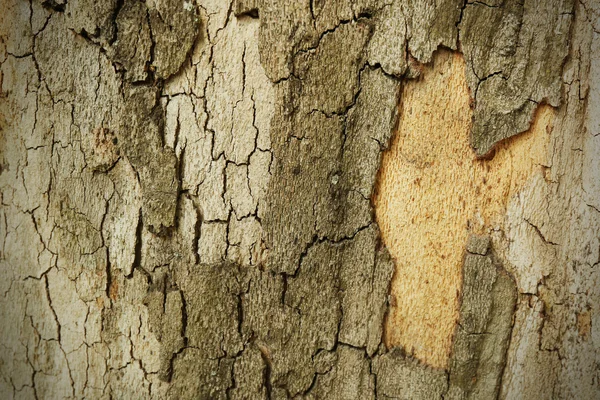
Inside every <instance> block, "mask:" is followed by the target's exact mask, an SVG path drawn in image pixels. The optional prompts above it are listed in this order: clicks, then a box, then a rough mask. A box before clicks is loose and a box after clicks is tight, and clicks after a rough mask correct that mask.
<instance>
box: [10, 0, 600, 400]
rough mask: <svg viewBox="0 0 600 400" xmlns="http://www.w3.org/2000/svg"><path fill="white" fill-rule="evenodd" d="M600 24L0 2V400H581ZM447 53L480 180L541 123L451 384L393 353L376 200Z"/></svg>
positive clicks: (563, 15)
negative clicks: (426, 72)
mask: <svg viewBox="0 0 600 400" xmlns="http://www.w3.org/2000/svg"><path fill="white" fill-rule="evenodd" d="M598 21H600V5H599V4H598V3H597V2H594V1H591V0H543V1H533V0H526V1H524V2H518V1H511V0H505V1H487V2H479V1H476V2H463V1H459V0H444V1H429V0H428V1H399V0H359V1H349V0H337V1H334V0H299V1H294V2H289V1H284V0H226V1H224V0H186V1H174V0H147V1H145V2H140V1H137V0H111V1H100V2H97V1H91V0H30V1H27V0H6V1H5V2H4V3H3V12H2V14H1V15H0V88H1V90H0V153H1V158H0V188H1V198H0V200H1V203H2V206H1V208H0V321H1V323H0V337H1V338H2V339H1V342H0V397H2V398H18V399H21V398H22V399H30V398H34V399H60V398H98V399H110V398H184V399H185V398H206V399H209V398H210V399H220V398H223V399H227V398H232V399H261V398H262V399H285V398H312V399H320V398H327V399H338V398H339V399H371V398H372V399H376V398H381V399H388V398H389V399H392V398H400V399H403V398H411V399H414V398H423V399H430V398H440V397H442V398H445V399H463V398H465V399H466V398H474V399H487V398H502V399H513V398H525V399H534V398H536V399H537V398H597V397H598V396H599V395H600V371H599V369H598V368H599V367H598V365H600V289H599V284H600V282H599V281H598V280H599V278H600V276H599V272H598V271H599V268H600V239H599V238H600V211H599V210H600V180H599V177H598V170H599V168H600V119H599V118H600V109H599V106H598V104H600V22H598ZM440 48H443V49H446V50H444V51H448V50H451V51H456V52H460V53H461V54H462V55H464V59H465V62H466V70H465V73H466V78H467V82H468V86H469V89H470V94H471V100H472V109H473V125H472V131H471V142H470V143H471V146H472V148H473V151H474V153H475V154H476V155H478V156H487V157H491V156H492V155H493V151H494V147H495V146H496V145H498V143H500V142H502V143H508V142H506V141H505V139H507V138H510V137H512V136H515V135H518V134H519V133H521V132H524V131H526V130H528V129H529V127H530V124H531V122H532V119H533V118H535V117H534V116H535V112H536V109H537V108H538V105H539V104H543V105H549V106H551V107H553V108H554V111H555V117H554V128H553V129H552V131H551V132H550V133H549V135H550V138H549V145H548V151H547V160H546V161H545V162H544V166H543V168H542V172H539V173H538V172H536V173H532V175H531V177H530V179H529V180H528V182H527V184H526V185H525V186H524V187H523V188H522V189H520V190H519V191H518V193H516V194H515V195H514V196H512V197H511V198H510V199H509V201H508V206H507V209H506V213H505V215H504V216H503V223H502V224H501V225H499V226H497V227H490V229H489V230H488V231H486V232H484V234H483V235H482V236H471V237H470V239H469V241H468V242H467V243H464V245H461V246H459V247H458V248H456V252H457V253H459V254H464V259H463V260H464V261H463V266H462V277H463V280H462V289H461V302H460V305H459V310H458V315H459V318H458V323H457V325H456V330H455V333H454V336H453V342H452V349H451V353H450V355H449V360H448V363H447V366H446V367H443V368H440V367H432V366H430V365H428V364H427V363H426V362H424V361H423V360H420V359H418V358H416V357H414V355H413V354H412V353H411V350H410V348H400V347H393V346H390V348H388V347H387V346H386V344H385V343H384V342H383V337H384V336H385V333H386V332H385V330H386V329H388V328H389V325H387V324H386V315H387V313H388V309H389V307H391V306H393V304H392V303H394V302H395V301H397V300H396V297H397V295H398V294H395V296H396V297H395V296H391V295H390V294H391V293H390V282H391V280H392V277H393V275H394V268H395V263H397V262H398V261H399V260H393V259H392V258H391V256H390V254H389V252H388V249H386V247H385V243H384V242H383V241H382V239H381V234H380V231H379V227H378V225H377V223H376V222H375V218H374V208H373V205H372V202H371V197H372V195H373V194H374V190H375V187H376V179H377V173H378V170H379V167H380V162H381V158H382V154H383V153H382V152H384V151H385V149H386V148H387V146H388V143H389V141H390V138H391V137H392V135H393V134H394V131H395V130H396V126H397V123H398V118H399V117H398V105H399V103H400V102H401V100H402V99H401V98H400V97H401V93H402V92H401V89H402V86H403V83H405V82H407V81H408V80H419V75H420V74H421V71H422V70H423V66H424V64H427V63H435V62H436V60H437V56H436V54H438V53H439V52H438V49H440ZM436 111H438V110H431V113H435V112H436ZM415 145H418V144H415ZM508 146H510V144H508ZM431 157H433V158H435V154H431ZM405 237H406V239H405V240H407V241H410V240H411V232H410V231H407V232H405ZM400 261H401V260H400ZM400 295H401V294H400Z"/></svg>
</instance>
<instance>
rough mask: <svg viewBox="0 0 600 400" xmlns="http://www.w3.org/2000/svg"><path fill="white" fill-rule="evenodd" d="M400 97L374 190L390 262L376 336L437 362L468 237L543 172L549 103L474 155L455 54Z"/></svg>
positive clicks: (440, 56)
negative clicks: (522, 128)
mask: <svg viewBox="0 0 600 400" xmlns="http://www.w3.org/2000/svg"><path fill="white" fill-rule="evenodd" d="M401 98H402V101H401V104H400V122H399V126H398V131H397V132H396V134H395V135H394V136H393V138H392V140H391V144H390V148H389V149H388V150H387V151H386V152H385V153H384V155H383V160H382V164H381V169H380V171H379V179H378V185H377V190H376V193H375V195H374V204H375V212H376V219H377V222H378V224H379V226H380V228H381V234H382V238H383V241H384V243H385V245H386V246H387V248H388V250H389V251H390V253H391V255H392V257H393V258H394V260H395V263H396V271H395V274H394V278H393V280H392V284H391V302H390V310H389V313H388V318H387V321H386V330H385V332H386V333H385V342H386V345H387V346H388V347H396V346H400V347H404V348H405V350H406V351H407V352H409V353H412V354H414V355H415V356H416V357H418V358H419V359H421V360H422V361H424V362H426V363H428V364H430V365H432V366H434V367H446V366H447V364H448V357H449V354H450V350H451V345H452V337H453V333H454V329H455V326H456V322H457V320H458V310H459V298H460V291H461V288H462V276H461V274H462V268H461V266H462V259H463V254H464V249H465V245H466V242H467V238H468V236H469V234H471V233H476V234H484V233H487V232H489V230H490V229H491V228H497V227H500V228H501V225H502V221H503V218H504V215H505V213H506V205H507V202H508V199H509V198H510V197H511V196H512V195H513V194H515V193H516V192H517V191H518V190H519V188H521V187H522V186H523V185H524V183H525V182H527V181H528V180H529V178H530V177H531V176H532V174H534V173H536V171H537V172H539V173H543V170H544V167H543V166H544V165H545V164H546V162H545V161H546V152H547V145H548V141H549V137H550V135H549V134H548V132H549V131H550V130H551V129H552V120H553V118H554V111H553V109H552V108H551V107H549V106H540V107H539V108H538V111H537V112H536V115H535V118H534V121H533V122H532V125H531V128H530V130H529V131H528V132H526V133H525V134H522V135H519V136H517V137H514V138H511V139H509V140H506V141H504V142H503V143H501V144H499V145H498V147H497V149H496V152H495V156H494V157H493V158H492V159H488V160H480V159H477V158H476V156H475V153H474V152H473V150H472V148H471V146H470V144H469V134H470V131H471V121H472V115H473V112H472V108H471V104H470V102H471V96H470V93H469V88H468V86H467V82H466V79H465V62H464V59H463V57H462V55H460V54H454V53H450V52H447V51H440V52H437V53H436V56H435V58H434V62H433V65H428V66H425V67H424V68H423V73H422V75H421V76H420V78H419V79H418V80H411V81H408V82H407V83H406V84H405V86H404V88H403V92H402V97H401Z"/></svg>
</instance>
